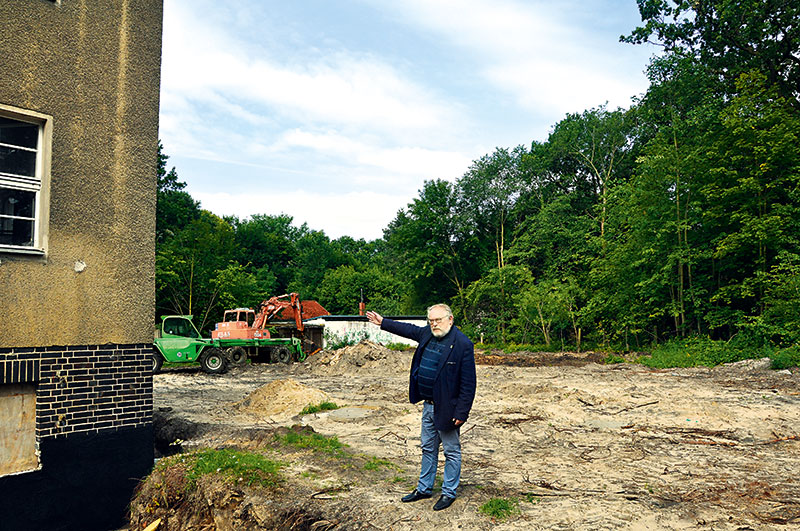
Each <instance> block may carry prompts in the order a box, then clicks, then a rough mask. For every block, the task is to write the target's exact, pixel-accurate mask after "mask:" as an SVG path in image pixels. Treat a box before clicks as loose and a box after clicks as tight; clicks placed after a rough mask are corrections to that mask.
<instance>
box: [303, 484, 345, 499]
mask: <svg viewBox="0 0 800 531" xmlns="http://www.w3.org/2000/svg"><path fill="white" fill-rule="evenodd" d="M352 485H353V484H352V483H347V484H345V485H339V486H338V487H328V488H327V489H323V490H321V491H319V492H315V493H314V494H312V495H311V498H312V499H315V500H331V499H333V496H329V497H327V498H320V495H322V494H329V493H331V492H343V491H347V490H350V487H351V486H352Z"/></svg>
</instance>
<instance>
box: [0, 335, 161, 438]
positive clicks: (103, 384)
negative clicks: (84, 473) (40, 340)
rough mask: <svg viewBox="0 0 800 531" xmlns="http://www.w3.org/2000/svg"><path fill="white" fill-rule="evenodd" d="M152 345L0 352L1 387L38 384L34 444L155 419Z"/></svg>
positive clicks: (142, 423) (51, 348)
mask: <svg viewBox="0 0 800 531" xmlns="http://www.w3.org/2000/svg"><path fill="white" fill-rule="evenodd" d="M152 348H153V347H152V345H148V344H132V345H81V346H61V347H32V348H10V349H9V348H4V349H0V384H19V383H32V384H35V385H36V436H37V439H38V440H40V441H41V440H42V439H45V438H48V437H56V436H59V435H66V434H70V433H80V432H100V431H102V430H108V429H117V428H122V427H134V426H144V425H147V424H150V423H152V421H153V377H152V374H151V373H150V369H151V366H152V361H151V353H152Z"/></svg>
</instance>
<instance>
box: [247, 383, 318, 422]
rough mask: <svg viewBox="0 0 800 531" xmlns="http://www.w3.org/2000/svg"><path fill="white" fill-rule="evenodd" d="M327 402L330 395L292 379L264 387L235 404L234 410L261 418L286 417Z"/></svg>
mask: <svg viewBox="0 0 800 531" xmlns="http://www.w3.org/2000/svg"><path fill="white" fill-rule="evenodd" d="M325 401H328V395H326V394H325V393H324V392H322V391H320V390H319V389H315V388H313V387H307V386H305V385H303V384H301V383H299V382H297V381H295V380H292V379H291V378H290V379H287V380H273V381H271V382H270V383H268V384H266V385H262V386H261V387H259V388H258V389H256V390H255V391H253V392H252V393H250V394H249V395H247V396H246V397H245V398H244V399H242V400H240V401H239V402H236V403H234V404H233V409H234V410H236V411H238V412H240V413H246V414H250V415H255V416H259V417H285V416H294V415H297V414H299V413H300V412H301V411H302V410H303V408H305V407H306V406H308V405H309V404H311V405H318V404H320V403H321V402H325Z"/></svg>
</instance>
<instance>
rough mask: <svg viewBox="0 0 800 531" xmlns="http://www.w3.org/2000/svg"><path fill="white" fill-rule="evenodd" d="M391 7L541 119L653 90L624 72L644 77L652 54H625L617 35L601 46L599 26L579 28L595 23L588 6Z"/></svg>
mask: <svg viewBox="0 0 800 531" xmlns="http://www.w3.org/2000/svg"><path fill="white" fill-rule="evenodd" d="M367 1H369V2H372V0H367ZM381 5H382V6H384V7H387V5H385V4H381ZM391 5H392V7H393V8H394V9H396V10H397V12H398V13H399V14H401V15H402V16H404V17H406V18H407V19H408V20H410V22H411V23H412V24H414V25H418V26H421V27H425V28H428V29H429V30H431V31H433V32H435V33H438V34H440V35H443V36H444V37H445V38H446V39H447V40H448V41H449V42H451V43H452V44H453V45H455V46H457V47H460V48H462V49H465V50H468V52H469V55H470V56H471V57H474V58H475V60H476V61H477V63H478V65H477V68H478V70H479V71H480V72H481V75H482V76H484V78H485V79H486V80H487V81H488V82H490V83H491V84H492V85H493V86H495V87H496V88H497V89H499V90H501V91H505V92H508V93H511V94H512V95H513V96H514V97H515V99H516V100H517V103H518V104H519V105H521V106H522V107H523V108H526V109H528V110H531V111H534V112H537V113H541V114H544V115H548V116H553V115H555V116H557V117H560V116H562V115H563V114H564V113H566V112H580V111H583V110H585V109H587V108H590V107H595V106H598V105H601V104H603V103H605V102H606V101H608V102H609V103H610V105H611V106H612V107H615V106H628V105H629V104H630V102H631V97H633V96H635V95H637V94H638V93H640V92H642V91H643V90H644V89H645V88H646V86H647V83H646V80H645V78H644V76H643V75H638V76H637V75H633V76H632V75H630V74H629V73H627V74H621V72H622V71H624V70H623V69H622V68H620V66H621V65H620V63H621V62H623V61H624V60H625V59H626V57H624V56H630V57H635V60H637V61H641V64H642V69H643V68H644V57H645V56H646V55H647V54H648V53H649V52H648V51H647V50H646V49H644V48H638V49H634V48H633V47H630V46H628V47H623V45H621V44H618V43H616V38H617V36H618V35H613V36H612V35H605V36H603V37H602V38H601V37H599V36H598V32H597V31H596V28H594V26H592V27H589V28H586V27H581V26H580V25H579V24H578V23H577V21H578V20H579V19H584V20H585V19H587V18H588V19H589V20H588V23H589V24H593V23H594V21H593V20H591V17H587V14H586V13H585V11H586V8H587V6H588V7H589V8H591V6H592V4H591V3H590V2H584V3H583V4H581V5H577V6H576V5H575V4H570V3H566V2H558V3H544V2H533V3H530V2H527V3H526V2H519V1H514V0H491V1H490V0H440V1H437V2H430V1H428V0H407V1H406V2H403V3H402V4H391ZM594 8H595V9H598V10H599V9H607V8H608V6H601V5H600V4H599V3H598V4H597V5H595V6H594ZM570 9H572V10H574V11H573V12H571V13H570V12H568V11H569V10H570ZM631 9H635V6H631ZM578 10H581V11H578ZM578 15H581V16H578ZM602 39H607V40H602Z"/></svg>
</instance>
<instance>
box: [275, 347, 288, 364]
mask: <svg viewBox="0 0 800 531" xmlns="http://www.w3.org/2000/svg"><path fill="white" fill-rule="evenodd" d="M275 353H276V356H277V358H278V361H279V362H281V363H291V362H292V353H291V352H289V349H288V348H286V347H279V348H277V349H275Z"/></svg>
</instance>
